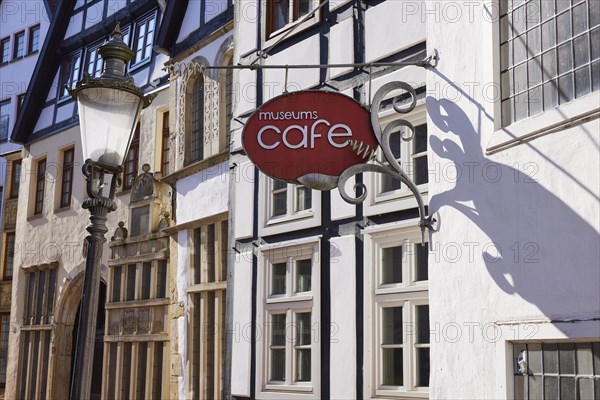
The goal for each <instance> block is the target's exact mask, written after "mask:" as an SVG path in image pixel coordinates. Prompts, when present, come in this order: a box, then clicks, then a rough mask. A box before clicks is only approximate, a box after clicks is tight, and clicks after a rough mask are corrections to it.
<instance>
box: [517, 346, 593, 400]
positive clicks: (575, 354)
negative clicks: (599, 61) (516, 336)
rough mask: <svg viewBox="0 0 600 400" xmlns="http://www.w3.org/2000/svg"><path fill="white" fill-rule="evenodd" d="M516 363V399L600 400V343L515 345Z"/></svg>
mask: <svg viewBox="0 0 600 400" xmlns="http://www.w3.org/2000/svg"><path fill="white" fill-rule="evenodd" d="M513 361H514V363H513V374H514V398H515V399H516V400H523V399H527V400H530V399H531V400H533V399H538V400H547V399H589V400H600V342H598V341H592V342H590V341H587V342H585V341H582V342H577V343H568V342H558V343H556V342H555V343H552V342H543V343H540V342H537V343H515V344H514V345H513ZM594 386H595V390H594Z"/></svg>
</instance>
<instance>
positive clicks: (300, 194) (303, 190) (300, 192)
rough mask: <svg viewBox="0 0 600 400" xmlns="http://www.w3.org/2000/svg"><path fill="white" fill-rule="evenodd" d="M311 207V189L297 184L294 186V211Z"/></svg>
mask: <svg viewBox="0 0 600 400" xmlns="http://www.w3.org/2000/svg"><path fill="white" fill-rule="evenodd" d="M311 207H312V190H311V189H310V188H307V187H304V186H299V187H297V188H296V211H302V210H309V209H310V208H311Z"/></svg>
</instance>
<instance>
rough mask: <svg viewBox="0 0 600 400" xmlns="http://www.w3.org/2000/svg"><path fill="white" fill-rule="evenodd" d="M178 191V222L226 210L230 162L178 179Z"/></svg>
mask: <svg viewBox="0 0 600 400" xmlns="http://www.w3.org/2000/svg"><path fill="white" fill-rule="evenodd" d="M176 191H177V223H178V224H183V223H186V222H190V221H195V220H197V219H202V218H206V217H209V216H212V215H216V214H219V213H222V212H226V211H227V209H228V203H227V202H228V195H229V163H228V162H227V161H225V162H223V163H221V164H218V165H215V166H212V167H209V168H207V169H205V170H203V171H200V172H198V173H196V174H194V175H191V176H188V177H186V178H183V179H180V180H178V181H177V186H176Z"/></svg>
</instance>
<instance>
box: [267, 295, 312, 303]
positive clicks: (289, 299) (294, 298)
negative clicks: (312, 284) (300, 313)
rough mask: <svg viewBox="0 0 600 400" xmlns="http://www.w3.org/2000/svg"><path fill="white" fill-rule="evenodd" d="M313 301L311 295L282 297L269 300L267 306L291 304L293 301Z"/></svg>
mask: <svg viewBox="0 0 600 400" xmlns="http://www.w3.org/2000/svg"><path fill="white" fill-rule="evenodd" d="M312 299H313V297H312V295H310V294H298V295H292V296H280V297H269V298H267V304H278V303H289V302H292V301H294V302H295V301H311V300H312Z"/></svg>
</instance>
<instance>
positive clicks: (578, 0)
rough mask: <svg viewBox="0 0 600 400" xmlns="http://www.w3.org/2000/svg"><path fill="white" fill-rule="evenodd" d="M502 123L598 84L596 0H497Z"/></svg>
mask: <svg viewBox="0 0 600 400" xmlns="http://www.w3.org/2000/svg"><path fill="white" fill-rule="evenodd" d="M500 6H501V11H500V54H501V56H500V64H501V65H500V73H501V75H500V78H501V87H502V88H501V92H502V123H503V125H504V126H506V125H510V124H511V123H513V122H516V121H519V120H522V119H524V118H527V117H529V116H533V115H536V114H539V113H541V112H543V111H546V110H549V109H552V108H554V107H556V106H558V105H560V104H564V103H567V102H569V101H571V100H573V99H576V98H579V97H582V96H584V95H586V94H588V93H590V92H592V91H595V90H598V89H600V17H599V15H600V3H599V2H598V1H596V0H574V1H572V2H569V1H561V0H557V1H556V2H555V1H554V0H550V1H549V0H544V1H541V2H537V1H535V2H534V1H528V2H523V1H519V2H507V1H500Z"/></svg>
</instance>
